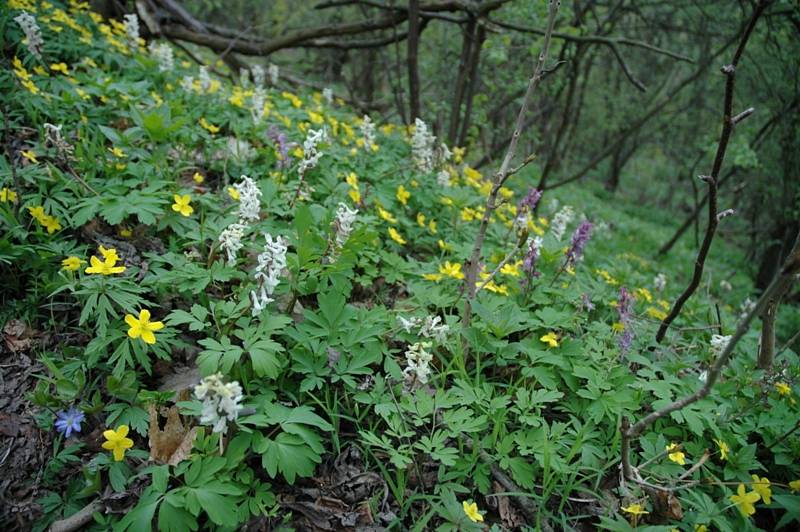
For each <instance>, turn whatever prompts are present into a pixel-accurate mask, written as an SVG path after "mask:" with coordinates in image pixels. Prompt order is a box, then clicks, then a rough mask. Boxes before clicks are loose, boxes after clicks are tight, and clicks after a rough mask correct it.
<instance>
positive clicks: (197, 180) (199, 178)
mask: <svg viewBox="0 0 800 532" xmlns="http://www.w3.org/2000/svg"><path fill="white" fill-rule="evenodd" d="M192 179H193V180H194V182H195V183H197V184H198V185H199V184H200V183H202V182H203V181H205V180H206V178H205V177H203V174H201V173H200V172H195V173H194V175H193V176H192Z"/></svg>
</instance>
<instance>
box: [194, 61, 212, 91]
mask: <svg viewBox="0 0 800 532" xmlns="http://www.w3.org/2000/svg"><path fill="white" fill-rule="evenodd" d="M197 77H198V79H199V80H200V90H202V91H203V92H208V89H210V88H211V75H210V74H209V73H208V67H206V66H201V67H200V73H199V74H198V76H197Z"/></svg>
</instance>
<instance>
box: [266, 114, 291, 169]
mask: <svg viewBox="0 0 800 532" xmlns="http://www.w3.org/2000/svg"><path fill="white" fill-rule="evenodd" d="M267 136H268V137H269V139H270V140H271V141H272V142H273V144H275V146H276V148H277V149H278V154H280V158H279V159H278V168H287V167H288V166H289V165H290V164H291V161H290V158H289V140H288V139H287V137H286V134H285V133H283V132H282V131H278V128H277V127H275V125H272V126H271V127H270V128H269V131H267Z"/></svg>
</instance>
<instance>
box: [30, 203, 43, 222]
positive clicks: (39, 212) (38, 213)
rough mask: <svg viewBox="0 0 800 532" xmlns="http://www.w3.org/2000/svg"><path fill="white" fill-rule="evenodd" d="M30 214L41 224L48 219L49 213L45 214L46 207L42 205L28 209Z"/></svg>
mask: <svg viewBox="0 0 800 532" xmlns="http://www.w3.org/2000/svg"><path fill="white" fill-rule="evenodd" d="M28 212H29V213H31V216H32V217H33V218H34V219H35V220H36V221H37V222H39V223H42V220H43V219H45V218H47V213H46V212H44V207H42V206H41V205H39V206H37V207H28Z"/></svg>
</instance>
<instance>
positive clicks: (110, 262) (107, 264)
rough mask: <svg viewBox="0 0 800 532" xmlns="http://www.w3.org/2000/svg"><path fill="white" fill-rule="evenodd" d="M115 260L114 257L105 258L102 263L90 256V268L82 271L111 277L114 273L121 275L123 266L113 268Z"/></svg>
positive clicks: (123, 269)
mask: <svg viewBox="0 0 800 532" xmlns="http://www.w3.org/2000/svg"><path fill="white" fill-rule="evenodd" d="M116 263H117V259H116V258H115V257H105V260H104V261H100V259H98V258H97V257H95V256H94V255H92V257H91V258H90V259H89V264H90V266H89V267H88V268H86V270H84V271H85V272H86V273H98V274H101V275H113V274H115V273H122V272H124V271H125V266H115V264H116Z"/></svg>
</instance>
